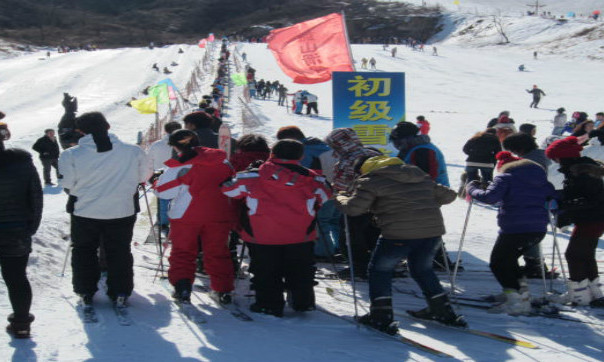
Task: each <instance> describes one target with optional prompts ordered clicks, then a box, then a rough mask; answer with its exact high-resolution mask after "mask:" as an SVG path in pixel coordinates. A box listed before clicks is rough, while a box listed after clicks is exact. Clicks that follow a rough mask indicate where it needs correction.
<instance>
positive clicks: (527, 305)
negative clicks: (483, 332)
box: [488, 289, 532, 316]
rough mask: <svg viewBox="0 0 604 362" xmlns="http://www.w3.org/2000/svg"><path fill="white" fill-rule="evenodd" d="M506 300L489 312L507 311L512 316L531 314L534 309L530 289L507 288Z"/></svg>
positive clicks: (505, 291) (505, 292)
mask: <svg viewBox="0 0 604 362" xmlns="http://www.w3.org/2000/svg"><path fill="white" fill-rule="evenodd" d="M503 293H504V295H505V301H504V302H503V303H501V304H498V305H496V306H494V307H492V308H490V309H489V310H488V312H489V313H507V314H509V315H511V316H518V315H529V314H530V313H531V311H532V306H531V300H530V295H529V292H528V291H526V290H525V291H522V290H515V289H505V290H504V292H503Z"/></svg>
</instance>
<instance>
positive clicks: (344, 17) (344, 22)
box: [340, 10, 357, 72]
mask: <svg viewBox="0 0 604 362" xmlns="http://www.w3.org/2000/svg"><path fill="white" fill-rule="evenodd" d="M340 13H341V14H342V27H343V28H344V29H343V30H344V35H345V36H346V45H347V46H348V57H349V58H350V65H352V70H353V71H355V72H356V71H357V69H356V67H355V66H354V60H353V59H352V48H351V47H350V38H349V37H348V27H347V26H346V14H345V13H344V10H342V11H341V12H340Z"/></svg>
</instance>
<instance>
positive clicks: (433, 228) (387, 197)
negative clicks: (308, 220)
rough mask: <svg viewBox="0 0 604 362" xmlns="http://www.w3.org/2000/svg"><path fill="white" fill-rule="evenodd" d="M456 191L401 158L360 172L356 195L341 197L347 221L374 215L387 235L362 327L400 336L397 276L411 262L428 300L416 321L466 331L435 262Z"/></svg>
mask: <svg viewBox="0 0 604 362" xmlns="http://www.w3.org/2000/svg"><path fill="white" fill-rule="evenodd" d="M455 197H456V193H455V191H453V190H451V189H449V188H448V187H446V186H443V185H440V184H437V183H435V182H434V181H432V179H431V178H430V176H429V175H428V174H426V173H425V172H424V171H422V170H421V169H420V168H418V167H416V166H413V165H408V164H405V163H404V162H403V161H401V160H400V159H399V158H396V157H387V156H376V157H371V158H369V159H367V160H366V161H365V162H364V163H363V164H362V166H361V176H360V177H359V178H358V179H357V180H356V181H355V185H354V190H353V192H352V195H350V196H345V195H338V196H337V197H336V200H337V204H338V207H339V208H340V209H341V210H342V211H343V212H344V213H346V214H347V215H351V216H354V215H360V214H364V213H367V212H372V213H373V214H374V215H375V217H376V218H377V224H378V226H379V228H380V229H381V230H382V235H381V236H380V239H379V240H378V243H377V246H376V248H375V250H374V251H373V255H372V257H371V261H370V263H369V271H368V273H369V297H370V299H371V308H370V313H369V314H367V315H364V316H362V317H360V318H359V322H360V323H363V324H367V325H369V326H371V327H373V328H376V329H379V330H381V331H384V332H386V333H390V334H395V333H396V331H397V324H396V322H394V321H393V311H392V290H391V286H392V274H393V271H394V268H395V266H396V265H397V264H398V262H399V261H400V260H401V259H404V258H407V259H408V265H409V271H410V273H411V277H412V278H413V279H414V280H415V281H416V282H417V284H418V285H419V287H420V288H421V289H422V292H423V294H424V295H425V296H426V300H427V302H428V307H427V308H424V309H422V310H420V311H415V312H412V311H409V313H410V314H411V315H412V316H414V317H417V318H422V319H430V320H435V321H438V322H440V323H443V324H447V325H452V326H458V327H465V326H467V324H466V322H465V320H464V319H463V317H462V316H458V315H456V314H455V312H454V311H453V308H452V307H451V305H450V304H449V300H448V297H447V294H446V293H445V292H444V290H443V288H442V286H441V285H440V282H439V280H438V278H437V277H436V274H434V271H433V270H432V259H433V258H434V255H435V254H436V252H437V250H438V249H439V248H440V237H441V236H442V235H443V234H445V226H444V222H443V217H442V214H441V212H440V206H441V205H444V204H449V203H451V202H453V200H455Z"/></svg>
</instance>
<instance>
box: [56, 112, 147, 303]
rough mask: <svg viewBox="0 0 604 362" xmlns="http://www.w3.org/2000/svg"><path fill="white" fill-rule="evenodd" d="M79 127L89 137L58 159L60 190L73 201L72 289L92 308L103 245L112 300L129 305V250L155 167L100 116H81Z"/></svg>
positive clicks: (70, 209)
mask: <svg viewBox="0 0 604 362" xmlns="http://www.w3.org/2000/svg"><path fill="white" fill-rule="evenodd" d="M76 127H77V128H78V129H79V130H80V131H81V132H82V133H83V134H84V135H85V136H84V137H82V138H81V139H80V140H79V144H78V146H75V147H72V148H70V149H68V150H65V151H64V152H63V153H62V154H61V156H60V158H59V174H60V175H61V176H62V178H61V179H60V180H59V184H60V185H61V187H63V188H64V189H65V191H66V192H67V194H68V195H69V199H68V204H67V212H69V213H70V214H71V240H72V254H71V255H72V257H71V266H72V269H73V289H74V292H75V293H76V294H78V295H79V296H80V297H81V298H82V302H83V303H84V304H92V299H93V296H94V294H95V293H96V291H97V284H98V282H99V279H100V270H99V260H98V255H97V252H98V249H99V245H100V243H101V241H102V244H103V247H104V250H105V254H106V260H107V267H108V269H107V295H108V296H109V298H110V299H112V300H113V301H114V302H117V303H125V301H126V299H127V298H128V297H129V296H130V294H131V293H132V289H133V288H134V273H133V270H132V266H133V260H132V253H131V251H130V244H131V242H132V233H133V230H134V223H135V222H136V213H137V212H138V211H139V205H138V186H139V184H141V183H144V182H146V181H147V180H148V179H149V177H150V176H151V167H150V165H149V163H148V160H147V157H146V155H145V152H144V151H143V150H142V149H141V148H140V147H138V146H136V145H130V144H127V143H124V142H122V141H120V140H119V139H118V138H117V136H115V135H114V134H112V133H109V127H110V126H109V122H107V120H106V119H105V117H104V116H103V114H101V113H100V112H89V113H84V114H82V115H81V116H79V117H78V118H77V119H76Z"/></svg>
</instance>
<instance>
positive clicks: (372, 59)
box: [369, 57, 376, 69]
mask: <svg viewBox="0 0 604 362" xmlns="http://www.w3.org/2000/svg"><path fill="white" fill-rule="evenodd" d="M375 63H376V60H375V58H374V57H371V59H369V65H371V69H376V68H375Z"/></svg>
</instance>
